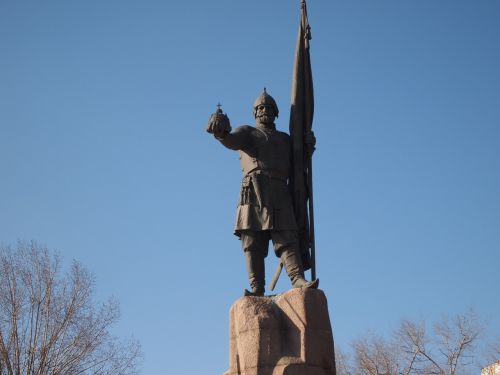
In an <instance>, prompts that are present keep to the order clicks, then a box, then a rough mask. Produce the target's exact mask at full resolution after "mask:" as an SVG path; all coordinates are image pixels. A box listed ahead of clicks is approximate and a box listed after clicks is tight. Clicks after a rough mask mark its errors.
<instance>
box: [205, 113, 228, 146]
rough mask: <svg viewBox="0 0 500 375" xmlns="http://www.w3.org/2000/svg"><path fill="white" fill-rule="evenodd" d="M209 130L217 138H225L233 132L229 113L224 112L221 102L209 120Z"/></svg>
mask: <svg viewBox="0 0 500 375" xmlns="http://www.w3.org/2000/svg"><path fill="white" fill-rule="evenodd" d="M207 132H209V133H212V134H213V135H214V137H215V138H217V139H223V138H224V137H225V136H226V135H227V134H229V133H230V132H231V124H230V122H229V117H227V114H225V113H224V112H222V109H221V108H220V104H218V105H217V110H216V111H215V113H213V114H212V115H211V116H210V119H209V120H208V127H207Z"/></svg>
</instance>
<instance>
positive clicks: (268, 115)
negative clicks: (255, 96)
mask: <svg viewBox="0 0 500 375" xmlns="http://www.w3.org/2000/svg"><path fill="white" fill-rule="evenodd" d="M255 118H256V119H257V122H258V123H260V124H263V125H271V124H274V119H275V118H276V113H274V108H273V107H271V106H270V105H268V104H260V105H258V106H257V111H256V114H255Z"/></svg>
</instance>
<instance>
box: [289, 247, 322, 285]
mask: <svg viewBox="0 0 500 375" xmlns="http://www.w3.org/2000/svg"><path fill="white" fill-rule="evenodd" d="M281 262H282V263H283V266H284V267H285V270H286V273H287V275H288V277H289V278H290V281H291V282H292V287H294V288H311V289H316V288H317V287H318V285H319V280H318V279H316V280H313V281H307V280H306V279H305V278H304V269H303V268H302V261H301V259H300V257H299V254H298V252H297V251H295V249H285V250H283V251H282V252H281Z"/></svg>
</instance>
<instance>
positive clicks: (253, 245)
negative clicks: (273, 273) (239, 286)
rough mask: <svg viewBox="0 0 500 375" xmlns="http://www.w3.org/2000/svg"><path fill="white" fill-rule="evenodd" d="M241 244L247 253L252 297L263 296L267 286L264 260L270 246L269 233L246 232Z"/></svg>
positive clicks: (242, 236) (243, 234)
mask: <svg viewBox="0 0 500 375" xmlns="http://www.w3.org/2000/svg"><path fill="white" fill-rule="evenodd" d="M241 243H242V246H243V250H244V252H245V260H246V267H247V272H248V280H249V281H250V287H251V288H252V292H251V295H256V296H263V295H264V291H265V284H266V280H265V277H266V273H265V265H264V259H265V257H266V256H267V249H268V246H269V233H268V232H265V231H244V232H243V233H242V234H241Z"/></svg>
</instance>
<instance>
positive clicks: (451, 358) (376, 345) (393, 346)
mask: <svg viewBox="0 0 500 375" xmlns="http://www.w3.org/2000/svg"><path fill="white" fill-rule="evenodd" d="M481 331H482V329H481V325H480V324H479V323H478V320H477V319H476V316H475V314H474V313H473V312H472V311H471V312H469V313H466V314H461V315H457V316H455V317H454V318H449V317H445V318H443V319H442V320H441V321H439V322H437V323H436V324H434V327H433V330H432V332H431V333H430V334H429V332H428V331H427V330H426V327H425V324H424V323H423V322H420V323H416V322H413V321H410V320H403V321H402V322H401V325H400V326H399V328H398V329H397V330H396V331H395V332H394V334H393V336H392V337H391V338H390V339H389V340H386V339H384V338H383V337H381V336H378V335H375V334H369V335H367V336H366V337H363V338H360V339H357V340H355V341H354V342H353V344H352V347H353V354H354V360H353V361H352V360H349V359H348V357H347V356H346V355H345V354H344V353H342V352H339V353H336V357H337V358H340V359H341V361H342V362H343V363H342V366H340V370H341V371H340V372H339V375H353V374H354V375H413V374H415V375H458V374H466V373H467V372H468V369H470V366H471V365H473V364H474V359H475V349H476V344H477V341H478V337H479V335H480V333H481ZM346 362H347V363H346ZM337 368H339V366H338V367H337ZM474 372H476V371H474Z"/></svg>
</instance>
